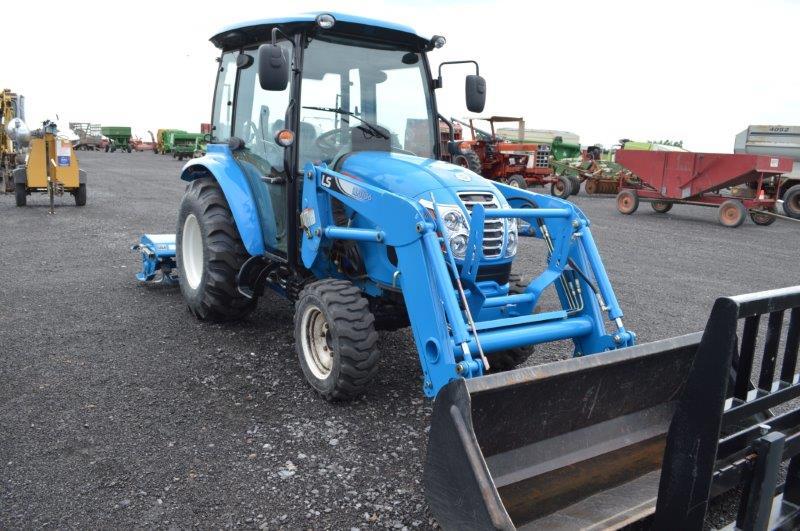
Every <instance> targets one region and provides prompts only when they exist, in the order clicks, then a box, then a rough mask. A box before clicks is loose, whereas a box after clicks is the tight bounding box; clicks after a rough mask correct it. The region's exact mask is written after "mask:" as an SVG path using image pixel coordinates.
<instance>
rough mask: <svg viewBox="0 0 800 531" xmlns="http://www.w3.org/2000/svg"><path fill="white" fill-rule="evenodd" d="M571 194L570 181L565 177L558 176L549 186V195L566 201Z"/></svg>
mask: <svg viewBox="0 0 800 531" xmlns="http://www.w3.org/2000/svg"><path fill="white" fill-rule="evenodd" d="M571 194H572V181H571V180H570V179H569V177H567V176H566V175H560V176H559V177H558V179H557V180H556V181H554V182H553V183H551V184H550V195H553V196H555V197H558V198H560V199H566V198H568V197H569V196H570V195H571Z"/></svg>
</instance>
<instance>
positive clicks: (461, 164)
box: [454, 157, 469, 169]
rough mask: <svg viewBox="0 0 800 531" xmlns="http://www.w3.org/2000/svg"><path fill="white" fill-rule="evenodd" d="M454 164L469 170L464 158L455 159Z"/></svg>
mask: <svg viewBox="0 0 800 531" xmlns="http://www.w3.org/2000/svg"><path fill="white" fill-rule="evenodd" d="M454 162H455V163H456V165H458V166H461V167H462V168H467V169H469V163H468V162H467V158H466V157H456V160H455V161H454Z"/></svg>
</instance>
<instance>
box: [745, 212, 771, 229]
mask: <svg viewBox="0 0 800 531" xmlns="http://www.w3.org/2000/svg"><path fill="white" fill-rule="evenodd" d="M750 219H752V220H753V223H755V224H756V225H761V226H762V227H767V226H769V225H772V224H773V223H775V220H776V219H777V218H776V217H775V216H770V215H769V214H763V213H761V212H757V211H751V212H750Z"/></svg>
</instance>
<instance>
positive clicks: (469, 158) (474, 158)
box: [453, 150, 483, 175]
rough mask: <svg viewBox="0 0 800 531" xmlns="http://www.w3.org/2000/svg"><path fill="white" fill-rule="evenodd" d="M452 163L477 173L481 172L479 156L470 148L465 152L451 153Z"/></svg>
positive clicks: (481, 166) (481, 165)
mask: <svg viewBox="0 0 800 531" xmlns="http://www.w3.org/2000/svg"><path fill="white" fill-rule="evenodd" d="M453 164H455V165H457V166H461V167H462V168H467V169H468V170H470V171H472V172H475V173H477V174H478V175H480V174H481V170H482V169H483V164H482V163H481V158H480V157H479V156H478V154H477V153H475V152H474V151H472V150H469V151H467V152H466V153H459V154H458V155H453Z"/></svg>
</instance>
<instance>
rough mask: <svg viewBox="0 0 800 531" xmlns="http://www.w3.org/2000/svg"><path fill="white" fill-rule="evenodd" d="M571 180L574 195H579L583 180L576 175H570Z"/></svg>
mask: <svg viewBox="0 0 800 531" xmlns="http://www.w3.org/2000/svg"><path fill="white" fill-rule="evenodd" d="M567 177H568V178H569V180H570V181H572V195H578V194H580V193H581V180H580V179H578V177H577V176H576V175H568V176H567Z"/></svg>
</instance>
